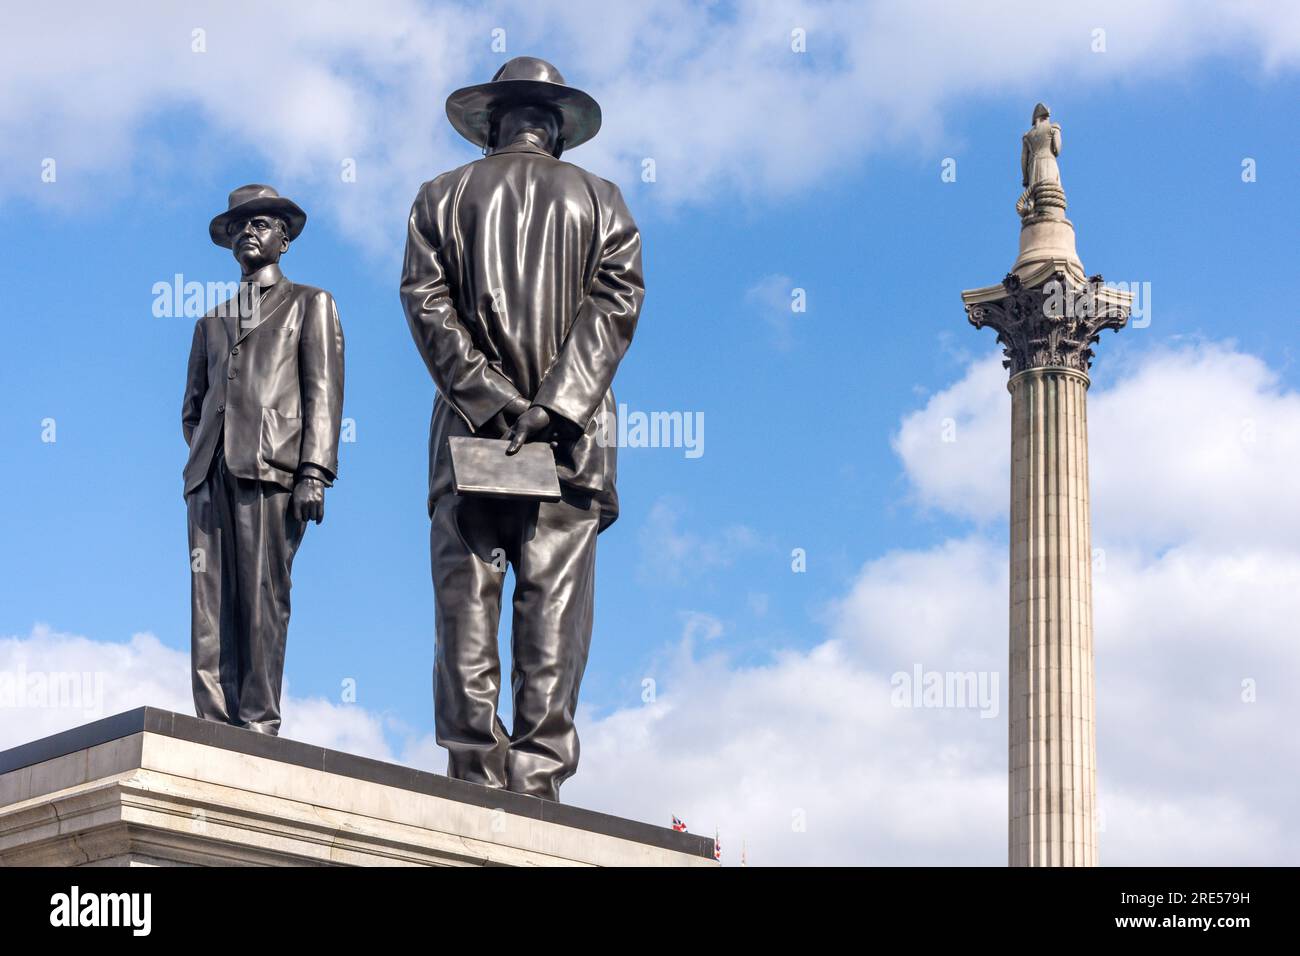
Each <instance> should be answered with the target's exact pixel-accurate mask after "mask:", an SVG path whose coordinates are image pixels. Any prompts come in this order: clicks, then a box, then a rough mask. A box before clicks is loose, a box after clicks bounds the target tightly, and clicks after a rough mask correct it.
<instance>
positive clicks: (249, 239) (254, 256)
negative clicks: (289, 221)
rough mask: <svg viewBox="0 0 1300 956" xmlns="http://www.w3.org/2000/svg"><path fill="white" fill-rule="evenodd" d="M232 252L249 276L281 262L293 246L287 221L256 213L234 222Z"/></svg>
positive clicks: (231, 230)
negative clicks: (287, 228) (291, 245)
mask: <svg viewBox="0 0 1300 956" xmlns="http://www.w3.org/2000/svg"><path fill="white" fill-rule="evenodd" d="M230 237H231V240H232V242H231V251H232V252H233V253H234V254H235V260H236V261H237V262H238V263H239V267H240V268H241V269H242V270H243V271H244V274H245V275H247V274H248V273H251V272H256V271H257V270H258V269H261V268H262V267H263V266H268V265H270V264H271V263H273V262H279V261H280V256H282V255H284V252H285V250H287V249H288V248H289V237H288V236H287V235H286V234H285V228H284V223H283V222H281V221H280V220H279V219H276V218H274V217H272V216H253V217H251V218H249V219H245V220H243V221H239V222H232V223H231V224H230Z"/></svg>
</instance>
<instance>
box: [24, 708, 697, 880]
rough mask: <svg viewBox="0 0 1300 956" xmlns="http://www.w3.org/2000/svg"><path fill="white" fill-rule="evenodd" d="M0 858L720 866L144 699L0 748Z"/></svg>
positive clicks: (614, 824)
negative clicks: (167, 708)
mask: <svg viewBox="0 0 1300 956" xmlns="http://www.w3.org/2000/svg"><path fill="white" fill-rule="evenodd" d="M0 865H27V866H30V865H38V866H40V865H49V866H82V865H92V866H159V865H161V866H183V865H262V866H315V865H345V866H349V865H350V866H485V865H507V866H571V865H578V866H716V863H715V862H714V860H713V841H712V840H711V839H709V838H707V837H703V836H696V835H694V834H688V833H676V832H674V831H672V830H671V829H668V828H665V827H656V826H651V825H649V824H646V823H639V822H636V821H632V820H625V819H621V818H619V817H613V816H609V815H606V814H602V813H594V812H592V811H589V810H582V809H579V808H577V807H571V806H566V805H563V804H557V803H550V802H547V801H543V800H538V799H537V798H535V797H528V796H522V795H520V794H514V793H508V792H504V791H501V790H493V789H490V788H487V787H481V786H478V785H476V784H471V783H465V782H464V781H460V780H452V779H449V778H447V777H444V776H441V775H438V774H432V773H426V772H423V771H419V770H414V769H411V768H409V767H403V766H399V765H395V764H388V763H383V762H381V761H377V760H370V759H367V758H364V757H357V756H353V755H351V754H345V753H340V752H338V751H333V750H326V749H324V748H322V747H314V746H311V745H309V744H304V743H300V742H298V741H294V740H285V739H281V738H277V737H267V736H264V735H261V734H257V733H254V732H252V731H248V730H242V729H239V728H236V727H229V726H225V725H222V724H214V723H210V722H207V721H201V720H198V719H196V718H193V717H188V716H183V715H181V714H174V713H171V712H169V711H164V710H157V709H155V708H152V707H144V708H140V709H138V710H133V711H129V712H127V713H124V714H118V715H117V716H115V717H109V718H107V719H105V720H100V721H96V722H94V723H91V724H86V725H84V726H82V727H78V728H76V729H74V730H70V731H66V732H64V733H61V734H56V735H54V736H53V737H46V738H44V739H43V740H38V741H35V742H33V743H30V744H25V745H23V746H20V747H15V748H13V749H12V750H7V751H4V752H0Z"/></svg>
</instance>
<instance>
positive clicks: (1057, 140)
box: [1052, 123, 1061, 156]
mask: <svg viewBox="0 0 1300 956" xmlns="http://www.w3.org/2000/svg"><path fill="white" fill-rule="evenodd" d="M1052 155H1053V156H1060V155H1061V124H1059V123H1053V124H1052Z"/></svg>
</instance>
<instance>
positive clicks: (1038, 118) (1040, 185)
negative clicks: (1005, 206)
mask: <svg viewBox="0 0 1300 956" xmlns="http://www.w3.org/2000/svg"><path fill="white" fill-rule="evenodd" d="M1051 120H1052V113H1051V111H1050V110H1049V109H1048V108H1047V107H1046V105H1044V104H1042V103H1039V104H1037V105H1036V106H1035V107H1034V115H1033V118H1032V119H1031V121H1030V127H1029V131H1028V132H1027V133H1025V135H1024V136H1023V137H1022V138H1021V146H1020V179H1021V185H1022V186H1024V187H1025V191H1024V192H1023V193H1021V194H1020V198H1019V199H1018V200H1016V212H1018V213H1020V218H1021V219H1022V220H1024V221H1026V222H1030V221H1038V220H1041V219H1064V218H1065V191H1064V190H1063V189H1062V188H1061V169H1060V167H1059V166H1057V164H1056V157H1057V156H1060V155H1061V124H1059V123H1053V122H1052V121H1051Z"/></svg>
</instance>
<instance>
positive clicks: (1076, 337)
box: [962, 271, 1132, 375]
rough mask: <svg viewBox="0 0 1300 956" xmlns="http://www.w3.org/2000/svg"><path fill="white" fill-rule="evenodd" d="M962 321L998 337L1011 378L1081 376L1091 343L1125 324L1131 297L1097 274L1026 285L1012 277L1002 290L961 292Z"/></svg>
mask: <svg viewBox="0 0 1300 956" xmlns="http://www.w3.org/2000/svg"><path fill="white" fill-rule="evenodd" d="M962 297H963V299H964V300H965V305H966V317H967V318H968V319H969V320H970V323H971V325H973V326H975V328H977V329H982V328H984V327H985V326H988V327H989V328H991V329H993V330H994V331H995V332H997V333H998V342H999V343H1000V344H1001V345H1002V351H1003V353H1004V354H1005V355H1006V359H1005V361H1003V363H1002V364H1003V366H1004V367H1006V368H1008V369H1010V371H1011V374H1012V375H1015V374H1016V373H1017V372H1023V371H1024V370H1025V369H1030V368H1048V367H1061V368H1069V369H1074V370H1075V371H1077V372H1082V373H1084V374H1085V375H1086V374H1087V373H1088V369H1089V368H1091V367H1092V344H1093V343H1094V342H1096V341H1097V340H1098V338H1099V337H1100V335H1101V332H1102V330H1103V329H1113V330H1115V331H1116V332H1118V331H1119V330H1120V329H1122V328H1123V327H1124V326H1125V325H1126V324H1128V315H1129V308H1130V305H1131V304H1132V296H1131V295H1130V294H1129V293H1127V292H1121V291H1119V290H1117V289H1108V288H1106V287H1105V286H1104V285H1103V284H1102V279H1101V276H1099V275H1098V276H1093V277H1092V278H1091V279H1088V280H1087V281H1085V282H1082V283H1076V282H1074V281H1072V280H1071V278H1070V277H1069V275H1067V274H1066V273H1065V272H1060V271H1058V272H1055V273H1053V274H1052V276H1051V277H1050V278H1049V279H1047V281H1045V282H1042V283H1039V284H1036V285H1034V286H1032V287H1031V286H1025V285H1023V284H1022V283H1021V281H1020V278H1019V277H1018V276H1017V275H1016V274H1015V273H1010V274H1008V275H1007V277H1006V278H1005V279H1003V280H1002V284H1001V286H990V287H989V288H986V289H973V290H971V291H970V292H966V293H963V295H962Z"/></svg>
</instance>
